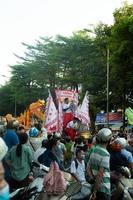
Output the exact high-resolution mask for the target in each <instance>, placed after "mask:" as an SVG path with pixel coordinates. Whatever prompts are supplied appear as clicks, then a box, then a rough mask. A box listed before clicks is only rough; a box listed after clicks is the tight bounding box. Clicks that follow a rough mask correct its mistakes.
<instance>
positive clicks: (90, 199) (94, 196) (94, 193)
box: [89, 192, 96, 200]
mask: <svg viewBox="0 0 133 200" xmlns="http://www.w3.org/2000/svg"><path fill="white" fill-rule="evenodd" d="M89 200H96V192H93V193H92V194H91V196H90V198H89Z"/></svg>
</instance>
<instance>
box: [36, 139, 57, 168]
mask: <svg viewBox="0 0 133 200" xmlns="http://www.w3.org/2000/svg"><path fill="white" fill-rule="evenodd" d="M56 147H57V139H55V138H52V139H50V140H49V141H48V143H47V149H46V151H45V152H44V153H43V154H41V155H40V156H39V157H38V162H39V163H41V164H43V165H45V166H46V167H50V164H51V162H52V161H56V162H57V164H58V165H59V167H60V161H59V159H58V157H57V156H56V154H55V149H56Z"/></svg>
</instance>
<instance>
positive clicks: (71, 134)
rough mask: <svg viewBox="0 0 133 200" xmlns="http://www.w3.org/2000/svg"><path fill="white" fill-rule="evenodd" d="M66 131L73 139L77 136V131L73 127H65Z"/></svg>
mask: <svg viewBox="0 0 133 200" xmlns="http://www.w3.org/2000/svg"><path fill="white" fill-rule="evenodd" d="M65 133H66V135H67V136H69V137H70V138H71V140H72V141H74V140H75V137H76V131H75V130H74V129H72V128H66V129H65Z"/></svg>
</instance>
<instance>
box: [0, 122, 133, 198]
mask: <svg viewBox="0 0 133 200" xmlns="http://www.w3.org/2000/svg"><path fill="white" fill-rule="evenodd" d="M44 132H45V134H44V138H43V140H42V141H41V143H40V145H39V146H38V148H36V149H34V148H33V147H32V144H31V142H30V138H32V137H33V138H34V137H35V138H37V137H39V136H42V135H43V133H44ZM127 136H128V135H125V134H117V135H116V134H115V135H113V134H112V131H111V130H110V129H108V128H102V129H101V130H99V132H98V133H97V134H95V135H92V136H91V137H90V138H89V139H85V138H82V137H80V136H76V137H75V139H74V140H73V139H72V138H71V137H70V136H68V135H62V133H52V134H47V133H46V130H45V129H44V128H42V126H41V125H40V124H35V125H34V126H32V127H31V128H30V129H29V131H27V130H25V129H24V127H23V126H19V124H17V123H16V122H15V121H12V122H9V123H8V124H7V130H6V132H5V134H4V136H3V139H2V138H0V160H1V161H0V199H1V200H6V199H9V187H10V191H11V190H12V189H17V188H20V187H25V186H27V185H29V184H30V182H31V181H32V179H33V177H32V174H31V173H30V172H31V165H32V161H36V162H39V163H41V164H43V165H45V166H47V167H50V166H51V163H52V162H53V161H54V162H56V163H57V164H58V166H59V169H60V170H62V171H69V172H70V173H71V174H72V175H73V177H74V178H75V180H76V181H79V182H81V183H82V182H89V183H92V184H93V185H94V186H93V190H92V198H93V199H98V200H100V199H102V200H104V199H105V200H109V199H110V198H111V184H112V183H113V184H117V182H118V179H119V176H120V173H119V172H120V169H121V167H123V166H124V167H127V168H128V169H129V170H130V172H131V177H133V135H130V138H129V137H127ZM127 138H128V139H127ZM4 177H5V178H4ZM8 185H9V187H8ZM2 197H3V198H2Z"/></svg>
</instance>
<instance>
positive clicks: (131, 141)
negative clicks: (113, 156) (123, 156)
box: [126, 137, 133, 156]
mask: <svg viewBox="0 0 133 200" xmlns="http://www.w3.org/2000/svg"><path fill="white" fill-rule="evenodd" d="M126 150H127V151H129V152H131V154H132V156H133V137H132V138H129V140H128V145H127V146H126Z"/></svg>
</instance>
